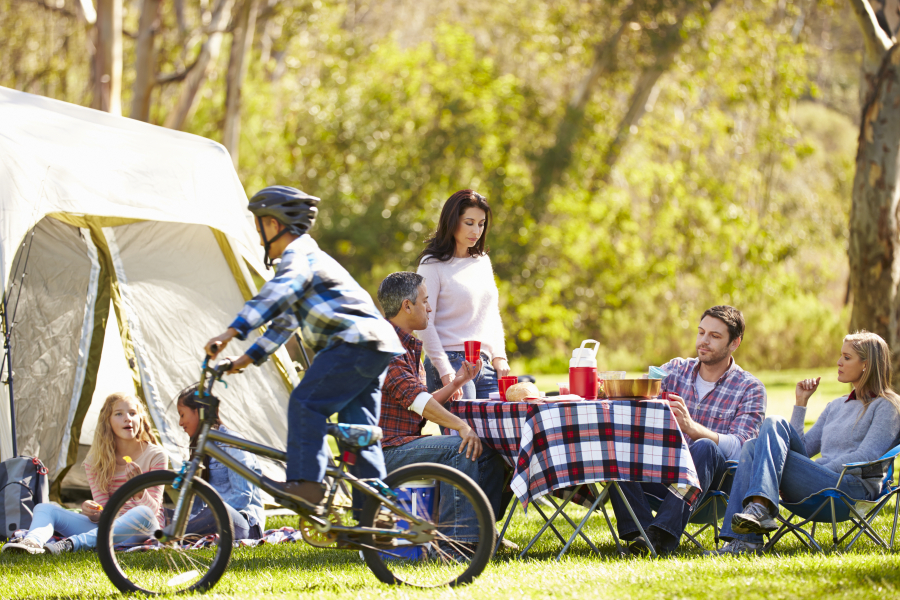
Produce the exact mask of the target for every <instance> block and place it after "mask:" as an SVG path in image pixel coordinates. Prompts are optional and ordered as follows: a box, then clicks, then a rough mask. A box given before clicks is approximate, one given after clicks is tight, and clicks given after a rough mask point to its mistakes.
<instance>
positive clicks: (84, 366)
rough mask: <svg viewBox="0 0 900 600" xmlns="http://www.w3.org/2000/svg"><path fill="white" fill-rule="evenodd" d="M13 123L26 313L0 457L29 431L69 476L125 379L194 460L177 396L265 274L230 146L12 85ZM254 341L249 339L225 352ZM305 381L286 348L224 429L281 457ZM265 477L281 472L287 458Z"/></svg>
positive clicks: (238, 401)
mask: <svg viewBox="0 0 900 600" xmlns="http://www.w3.org/2000/svg"><path fill="white" fill-rule="evenodd" d="M0 123H2V127H0V231H2V234H0V283H2V288H3V290H5V294H6V299H7V307H6V308H7V314H8V315H9V316H10V317H12V318H13V320H9V322H10V326H11V328H12V336H11V345H10V355H11V359H12V360H11V362H12V372H13V374H14V377H13V396H14V405H15V408H14V410H15V414H11V410H10V398H9V384H8V369H5V370H4V371H3V376H2V381H3V384H2V385H0V459H3V460H5V459H7V458H10V457H11V456H12V452H13V444H12V431H13V428H14V427H15V432H16V441H17V450H18V454H19V455H25V456H37V457H39V458H40V459H41V460H42V461H43V462H44V464H45V465H46V466H47V468H48V469H49V471H50V477H51V480H52V481H56V482H57V484H58V483H60V481H61V479H60V477H61V476H63V475H65V473H66V471H67V470H68V469H69V468H70V467H71V466H72V465H73V464H74V463H75V462H76V457H77V456H78V453H79V442H84V443H90V440H91V437H90V432H92V431H93V428H94V425H95V423H96V414H97V411H98V410H99V405H100V403H102V401H103V399H104V398H105V396H106V395H107V394H108V393H110V392H111V391H119V390H120V389H121V387H122V386H124V387H125V388H126V389H124V390H122V391H129V392H134V393H135V394H136V395H137V396H138V397H139V398H141V399H142V401H143V402H144V403H145V404H146V406H147V408H148V410H149V414H150V417H151V419H152V421H153V424H154V426H155V428H156V430H157V431H158V433H159V436H160V438H161V441H162V443H163V445H164V447H165V449H166V451H167V453H168V455H169V457H170V461H171V462H172V464H174V465H175V466H178V465H180V463H181V460H182V459H183V458H185V457H186V454H187V436H186V435H185V434H184V433H183V432H182V431H181V429H180V428H179V427H178V414H177V411H176V409H175V406H174V397H175V395H176V394H177V392H178V391H179V390H180V389H182V388H183V387H185V386H186V385H188V384H190V383H192V382H195V381H196V380H197V379H198V376H199V372H200V364H201V359H202V356H203V352H202V348H203V345H204V343H205V342H206V340H208V339H209V338H210V337H212V336H213V335H215V334H217V333H220V332H221V331H223V330H224V329H225V327H226V326H227V325H228V323H230V322H231V319H233V317H234V315H235V314H236V313H237V311H238V310H239V309H240V307H241V305H242V304H243V302H244V300H245V299H247V298H249V297H251V296H252V295H253V294H254V293H255V292H256V289H257V288H256V284H255V283H254V281H261V279H260V274H264V273H265V272H266V271H265V269H264V268H263V267H262V265H261V254H262V251H261V248H260V247H259V238H258V237H257V234H256V230H255V227H254V225H253V221H252V220H251V218H250V214H249V213H248V211H247V210H246V206H247V197H246V195H245V194H244V190H243V188H242V187H241V184H240V181H239V180H238V177H237V174H236V173H235V170H234V167H233V166H232V163H231V159H230V157H229V155H228V153H227V151H226V150H225V149H224V148H223V147H222V146H221V145H219V144H217V143H215V142H212V141H210V140H207V139H204V138H201V137H197V136H194V135H190V134H186V133H183V132H178V131H172V130H169V129H164V128H162V127H156V126H153V125H149V124H147V123H142V122H139V121H134V120H131V119H127V118H123V117H118V116H113V115H110V114H107V113H103V112H99V111H95V110H91V109H87V108H83V107H80V106H75V105H71V104H67V103H64V102H59V101H56V100H51V99H48V98H43V97H39V96H34V95H31V94H26V93H22V92H17V91H13V90H9V89H6V88H2V87H0ZM248 345H249V344H248V342H238V341H237V340H235V341H234V342H232V345H230V346H229V347H228V349H227V350H226V354H232V353H233V354H237V353H239V352H240V351H242V350H244V349H246V348H247V347H248ZM98 380H99V382H100V384H99V385H98ZM296 381H297V373H296V371H295V368H294V365H293V363H292V362H291V360H290V358H289V357H288V355H287V353H286V352H285V351H284V349H282V350H280V351H279V353H277V354H276V355H275V357H274V358H273V360H270V361H267V362H266V363H265V364H264V365H263V366H262V367H261V368H251V369H247V370H246V371H245V372H244V373H243V374H242V375H238V376H231V377H229V378H227V383H228V387H227V388H226V387H225V386H224V385H221V384H220V387H219V388H218V389H219V392H220V397H221V398H222V399H223V405H224V408H223V410H222V419H223V421H224V422H225V423H226V424H227V425H229V426H230V428H231V429H233V430H235V431H237V432H240V433H241V434H242V435H245V436H246V437H248V438H250V439H252V440H255V441H258V442H260V443H263V444H267V445H270V446H275V447H279V448H283V447H284V445H285V440H286V433H287V432H286V429H287V425H286V418H285V416H286V412H287V399H288V396H289V391H290V389H291V388H292V387H293V385H295V384H296ZM113 385H114V386H116V387H114V388H113V389H109V388H110V387H111V386H113ZM104 387H105V388H106V389H103V388H104ZM128 388H130V389H128ZM89 413H90V414H92V415H94V416H93V417H92V419H93V421H92V420H91V419H90V418H89V419H86V418H85V417H86V415H88V414H89ZM82 431H85V432H86V433H88V435H84V436H83V435H82ZM83 453H84V452H83V448H82V454H83ZM264 470H265V471H266V472H267V473H268V474H269V475H270V476H273V477H277V476H281V477H283V471H281V467H280V466H279V465H276V464H274V463H264Z"/></svg>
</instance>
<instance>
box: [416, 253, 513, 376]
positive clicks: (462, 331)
mask: <svg viewBox="0 0 900 600" xmlns="http://www.w3.org/2000/svg"><path fill="white" fill-rule="evenodd" d="M417 272H418V273H419V275H421V276H423V277H424V278H425V287H426V288H427V289H428V302H429V303H430V304H431V310H432V311H433V312H432V313H431V316H430V318H429V320H428V328H427V329H424V330H422V331H420V332H419V337H420V338H421V340H422V345H423V346H424V347H425V353H426V354H427V355H428V357H429V358H430V359H431V362H432V364H434V367H435V368H436V369H437V372H438V374H439V375H440V376H441V377H443V376H444V375H452V374H453V367H452V366H451V365H450V361H449V360H448V359H447V354H446V351H447V350H457V351H462V350H464V346H463V342H465V341H466V340H476V341H479V342H481V350H482V352H484V353H485V354H487V355H488V357H489V358H490V359H491V360H493V359H494V358H497V357H500V358H506V348H505V345H506V340H505V338H504V335H503V321H502V320H501V319H500V292H499V291H498V290H497V282H496V281H494V269H493V267H492V266H491V259H490V258H488V257H487V255H484V256H479V257H476V258H473V257H466V258H451V259H450V260H448V261H446V262H440V261H438V260H435V259H432V258H430V257H427V256H426V257H425V258H424V259H423V261H422V264H420V265H419V269H418V271H417Z"/></svg>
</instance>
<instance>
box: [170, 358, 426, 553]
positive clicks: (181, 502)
mask: <svg viewBox="0 0 900 600" xmlns="http://www.w3.org/2000/svg"><path fill="white" fill-rule="evenodd" d="M208 360H209V359H207V360H205V361H204V362H203V373H202V375H201V379H200V385H198V394H200V393H203V396H202V398H203V400H204V401H205V403H207V404H208V406H209V408H205V407H203V408H201V409H200V410H201V412H200V418H201V422H202V426H201V429H200V435H199V436H198V438H197V449H196V452H195V454H194V458H193V459H192V460H191V461H190V463H185V465H184V466H182V471H181V473H180V475H181V481H180V482H179V481H178V480H176V483H175V485H173V487H174V488H175V489H179V487H180V490H179V494H178V500H177V501H176V503H175V512H174V514H173V515H172V522H171V523H170V524H169V525H167V526H166V527H165V528H164V529H162V530H161V531H159V532H157V534H156V537H157V539H159V540H160V541H162V542H166V541H168V540H169V539H171V538H173V537H174V538H181V537H183V536H184V533H185V527H186V526H187V521H188V513H189V512H190V506H186V503H187V499H188V497H190V495H191V489H192V487H193V480H194V477H195V476H196V474H197V471H198V469H199V468H200V464H201V462H202V461H203V459H204V457H206V456H210V457H212V458H215V459H216V460H217V461H219V462H220V463H222V464H223V465H225V466H226V467H228V468H229V469H231V470H232V471H234V472H236V473H237V474H238V475H240V476H241V477H243V478H244V479H246V480H247V481H249V482H250V483H252V484H253V485H255V486H257V487H258V488H260V489H262V490H265V491H266V492H268V493H269V494H271V495H272V496H273V497H274V498H275V499H276V500H278V501H279V502H280V503H282V504H283V505H284V506H286V507H287V508H290V509H291V510H293V511H294V512H297V513H298V514H299V515H301V516H302V517H303V518H304V519H306V520H308V521H309V522H310V523H312V525H313V528H314V529H315V530H316V531H318V532H320V533H328V532H334V533H337V534H356V535H360V534H377V535H378V536H379V537H393V538H398V539H405V540H409V541H411V542H414V543H425V542H429V541H432V540H433V539H435V537H436V536H435V535H434V534H433V533H428V531H427V530H428V529H432V528H433V525H431V524H430V523H429V522H428V521H423V520H422V519H421V518H420V517H417V516H415V515H413V514H411V513H410V512H408V511H407V510H406V509H404V508H403V507H402V506H400V505H399V504H397V503H395V502H393V501H392V500H391V499H390V498H388V497H386V496H385V495H383V494H382V493H381V491H380V490H378V489H376V488H374V487H372V486H371V485H369V484H367V483H366V482H365V481H361V480H359V479H357V478H356V477H354V476H353V475H351V474H350V473H347V472H345V471H344V470H343V466H344V460H343V458H342V459H341V461H340V462H339V463H338V465H337V467H333V466H330V467H328V468H327V469H326V475H327V476H329V477H331V478H332V479H333V481H334V484H333V485H332V486H331V488H330V489H329V492H328V499H327V502H326V504H325V510H326V514H327V513H328V512H330V510H331V507H332V505H333V503H334V499H335V495H336V493H337V489H338V482H340V481H346V482H347V483H349V484H350V487H352V488H354V489H356V490H359V491H360V492H362V493H364V494H366V495H368V496H372V497H376V498H378V500H379V501H380V502H381V503H382V505H383V506H384V507H386V508H388V509H389V510H390V511H391V512H393V513H394V514H396V515H397V516H398V517H401V518H403V519H405V520H406V521H407V522H408V523H409V529H396V528H395V529H379V528H375V527H348V526H345V525H338V524H335V523H332V522H331V521H330V520H329V519H328V518H327V517H319V516H316V515H312V514H308V513H307V512H306V511H304V510H303V509H301V508H299V507H298V506H296V505H294V504H293V503H292V502H290V500H289V499H286V498H283V497H282V496H281V494H280V493H279V491H278V490H275V489H272V488H271V487H270V486H268V485H266V484H265V482H263V481H262V478H261V477H260V476H259V475H257V474H256V473H255V472H253V471H252V470H251V469H249V468H247V467H246V466H245V465H244V464H243V463H241V462H240V461H238V460H237V459H235V458H234V457H232V456H231V455H230V454H228V453H227V452H225V451H223V450H222V449H221V448H219V447H218V446H216V445H215V444H214V443H212V442H219V443H224V444H228V445H229V446H233V447H235V448H240V449H241V450H245V451H247V452H250V453H251V454H255V455H257V456H263V457H266V458H271V459H274V460H277V461H280V462H287V454H286V453H285V452H283V451H281V450H277V449H275V448H271V447H269V446H266V445H263V444H259V443H256V442H252V441H250V440H245V439H243V438H239V437H237V436H234V435H231V434H228V433H223V432H221V431H218V430H216V429H213V428H212V424H213V423H214V422H215V420H216V415H217V414H218V399H217V398H216V397H215V396H213V395H212V393H211V392H212V387H213V384H214V383H215V381H216V380H217V379H218V377H219V372H218V371H217V370H213V369H210V368H209V367H208V366H207V363H208ZM207 372H210V373H211V374H212V375H213V376H212V377H211V379H210V382H209V386H208V389H206V390H205V393H204V390H203V385H204V382H205V378H206V374H207ZM357 545H358V546H359V547H360V548H362V547H364V544H357ZM388 553H389V552H388Z"/></svg>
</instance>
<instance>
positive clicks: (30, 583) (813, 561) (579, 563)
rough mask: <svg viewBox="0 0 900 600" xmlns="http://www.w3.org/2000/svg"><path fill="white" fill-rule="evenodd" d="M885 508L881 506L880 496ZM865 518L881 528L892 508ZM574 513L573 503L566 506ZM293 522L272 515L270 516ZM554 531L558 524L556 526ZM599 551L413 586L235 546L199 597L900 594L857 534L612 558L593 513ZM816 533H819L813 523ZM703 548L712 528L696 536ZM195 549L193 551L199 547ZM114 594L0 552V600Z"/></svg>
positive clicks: (539, 554)
mask: <svg viewBox="0 0 900 600" xmlns="http://www.w3.org/2000/svg"><path fill="white" fill-rule="evenodd" d="M891 508H893V505H891ZM889 513H890V514H888V515H885V516H883V517H880V518H879V520H878V521H877V524H878V526H879V531H881V532H886V535H889V533H890V525H891V521H892V518H893V510H890V511H889ZM570 515H571V516H572V517H573V518H577V517H579V516H581V515H583V509H581V508H575V509H572V510H571V512H570ZM540 523H541V522H540V518H539V516H538V515H537V513H536V511H534V510H531V511H529V514H528V516H527V517H523V516H522V513H521V511H519V512H518V513H517V514H516V516H515V518H514V520H513V526H511V528H510V529H511V535H510V539H512V540H513V541H515V542H516V543H518V544H519V545H520V546H523V547H524V545H525V543H526V542H527V541H528V539H529V538H530V537H531V536H532V535H533V534H534V533H535V532H536V531H537V530H538V529H539V525H540ZM289 524H293V520H291V519H288V518H285V517H281V518H278V519H277V520H276V519H272V520H270V522H269V525H270V526H280V525H289ZM561 531H562V532H563V533H564V534H566V533H567V532H568V531H570V530H569V529H568V528H566V527H563V528H561ZM587 531H588V536H589V537H590V538H591V539H592V540H593V541H594V542H595V543H596V544H597V545H598V547H599V548H600V550H601V553H602V554H601V555H600V556H597V555H594V554H592V553H591V552H590V550H589V549H588V547H587V545H586V544H585V543H584V542H583V541H582V540H580V539H579V540H578V541H576V542H575V544H573V546H572V550H571V551H570V552H569V554H568V555H567V556H566V557H564V558H563V560H562V561H561V562H556V560H555V557H556V554H557V553H558V552H559V550H560V548H561V547H562V544H560V543H559V541H558V540H556V539H555V538H553V537H552V536H551V535H549V533H548V535H545V536H544V537H543V538H542V539H541V540H540V541H539V542H538V543H537V545H536V546H535V547H534V548H533V549H532V552H531V554H530V555H529V557H528V558H526V559H525V560H518V559H517V558H516V557H515V555H514V554H513V553H512V552H510V551H508V550H501V551H500V553H498V555H497V557H495V559H494V560H493V562H491V563H490V564H489V565H488V568H487V569H486V570H485V572H484V573H483V574H482V575H481V576H480V577H479V578H478V579H477V580H476V581H475V583H473V584H472V585H470V586H467V587H465V588H460V589H456V590H451V589H437V590H415V589H408V588H396V587H389V586H386V585H383V584H381V583H379V582H377V581H376V579H375V578H374V576H372V574H371V573H370V572H369V571H368V569H367V568H366V566H365V564H364V563H363V562H362V559H360V558H359V556H358V554H354V553H352V552H342V551H326V550H319V549H314V548H311V547H309V546H306V545H302V544H280V545H275V546H262V547H260V548H240V549H236V550H235V552H234V555H233V556H232V559H231V565H230V567H229V569H228V571H227V572H226V574H225V576H224V577H223V578H222V580H221V581H220V582H219V584H218V585H217V586H216V587H215V588H214V589H213V590H212V592H210V593H208V594H207V596H208V597H210V598H316V599H329V598H341V599H346V598H385V599H394V598H396V599H398V600H401V599H402V600H405V599H408V598H469V597H472V598H490V599H491V600H495V599H500V598H560V599H570V598H720V599H723V600H724V599H729V598H735V597H738V596H740V597H742V598H743V599H746V600H750V599H755V598H760V599H776V598H826V597H828V598H860V599H863V598H865V599H870V598H877V597H885V598H893V597H897V595H898V594H900V569H898V568H897V563H898V559H897V556H896V554H892V553H884V552H882V551H879V550H877V549H876V548H875V547H874V545H873V544H872V543H871V542H869V541H868V540H866V541H860V542H858V543H857V547H854V549H853V550H852V551H851V552H850V553H847V554H836V553H835V554H826V555H812V554H810V553H808V552H806V551H804V550H802V549H800V547H799V542H797V541H796V540H793V539H787V538H785V539H783V540H782V542H781V545H780V547H779V552H778V553H777V554H773V555H768V556H763V557H742V558H733V557H726V558H718V557H716V558H713V557H706V556H703V555H702V554H701V553H700V552H699V551H698V550H696V549H694V548H693V547H689V546H688V545H687V543H683V544H682V546H681V549H680V550H679V552H678V553H676V555H674V556H671V557H668V558H664V559H658V560H654V559H649V558H632V557H628V558H620V557H619V556H618V555H617V554H616V551H615V546H614V545H613V541H612V537H611V536H610V534H609V532H608V531H607V530H606V528H605V524H604V522H603V519H602V517H598V518H595V519H594V520H593V523H592V524H591V526H590V527H589V528H588V529H587ZM819 531H820V533H819V535H818V536H817V537H818V540H819V542H820V543H823V542H825V541H826V540H827V539H828V537H829V536H828V534H827V533H826V532H825V531H823V530H822V529H820V530H819ZM701 540H702V541H704V543H705V544H707V545H708V546H711V545H712V535H711V534H706V535H704V536H703V537H701ZM200 552H202V551H200ZM116 595H117V592H116V590H115V589H114V588H113V587H112V585H111V584H110V583H109V581H108V580H107V579H106V576H105V575H104V573H103V571H102V570H101V569H100V566H99V563H98V561H97V558H96V555H95V554H94V553H92V552H80V553H76V554H69V555H63V556H46V555H40V556H21V555H10V554H0V597H2V598H54V599H55V598H98V597H99V598H105V597H110V596H116Z"/></svg>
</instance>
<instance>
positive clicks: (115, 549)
mask: <svg viewBox="0 0 900 600" xmlns="http://www.w3.org/2000/svg"><path fill="white" fill-rule="evenodd" d="M175 477H176V474H175V473H173V472H172V471H150V472H148V473H143V474H141V475H138V476H137V477H134V478H132V479H130V480H129V481H127V482H125V484H124V485H122V487H120V488H119V489H118V490H116V493H115V494H113V496H112V498H110V500H109V502H108V503H107V505H106V507H105V508H104V509H103V513H102V514H101V516H100V521H99V523H98V530H97V554H98V555H99V557H100V564H101V566H102V567H103V571H104V572H105V573H106V575H107V577H109V579H110V581H112V583H113V585H114V586H116V587H117V588H118V589H119V591H121V592H125V593H130V592H142V593H144V594H147V595H157V594H179V593H183V592H190V591H204V590H208V589H209V588H211V587H212V586H214V585H215V584H216V582H217V581H218V580H219V578H220V577H222V574H223V573H225V569H226V568H227V567H228V561H229V560H230V559H231V550H232V544H233V541H234V529H233V526H232V523H231V518H230V517H229V516H228V511H227V509H226V508H225V503H224V502H223V501H222V499H221V498H220V497H219V494H217V493H216V491H215V490H214V489H213V488H212V487H211V486H210V485H209V484H208V483H206V482H205V481H203V480H202V479H200V478H199V477H198V478H195V479H194V481H193V487H192V494H191V496H192V497H191V498H190V499H189V500H190V502H187V503H186V504H185V506H188V507H189V506H192V505H193V503H194V502H197V501H199V502H202V503H204V504H206V505H207V506H208V507H209V508H210V510H211V511H212V513H213V515H214V517H215V519H214V520H215V525H216V533H215V536H217V537H213V536H212V535H198V534H191V533H186V534H185V535H184V537H182V538H180V539H174V540H169V541H167V542H166V543H164V544H159V545H158V546H157V547H156V548H154V549H149V550H145V549H141V548H136V546H141V545H144V544H146V542H147V540H152V541H154V542H155V538H154V537H153V534H154V531H155V530H156V522H155V520H154V521H153V522H152V523H151V524H150V525H148V526H146V527H145V528H144V529H143V530H142V531H141V533H140V535H138V536H135V535H134V533H133V532H134V530H133V529H131V530H129V531H128V532H127V533H126V532H123V531H122V527H121V524H122V522H124V521H127V520H128V517H127V516H126V515H119V513H120V512H121V510H122V507H123V506H125V503H126V502H128V500H129V499H130V498H131V497H133V496H140V495H142V494H144V493H145V492H147V493H150V492H151V491H157V490H158V488H162V491H163V496H162V497H163V506H164V508H167V509H168V512H167V515H171V511H172V509H174V502H175V500H176V499H177V498H178V493H179V492H178V490H176V489H175V488H173V487H172V484H173V483H174V481H175ZM154 488H156V489H154ZM117 515H119V520H118V522H119V527H114V519H115V517H116V516H117ZM167 518H169V517H167ZM144 525H146V522H143V523H139V524H138V526H139V527H144Z"/></svg>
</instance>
